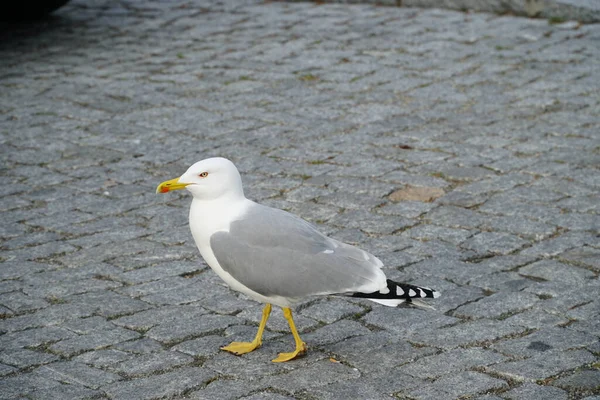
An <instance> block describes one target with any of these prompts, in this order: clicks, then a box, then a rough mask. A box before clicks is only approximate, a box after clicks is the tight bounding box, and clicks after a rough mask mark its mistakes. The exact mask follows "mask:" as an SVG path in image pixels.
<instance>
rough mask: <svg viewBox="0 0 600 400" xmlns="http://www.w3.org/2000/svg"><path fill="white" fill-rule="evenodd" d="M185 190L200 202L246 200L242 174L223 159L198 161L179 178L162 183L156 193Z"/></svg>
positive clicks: (215, 158)
mask: <svg viewBox="0 0 600 400" xmlns="http://www.w3.org/2000/svg"><path fill="white" fill-rule="evenodd" d="M183 188H185V189H186V190H188V191H189V192H190V193H191V194H192V196H194V199H196V200H200V201H211V200H220V199H231V198H234V199H235V198H238V199H241V198H244V190H243V188H242V178H241V177H240V173H239V172H238V170H237V168H236V167H235V165H234V164H233V163H232V162H231V161H229V160H228V159H226V158H222V157H214V158H207V159H205V160H202V161H198V162H197V163H195V164H193V165H192V166H191V167H189V168H188V170H187V171H185V173H184V174H183V175H181V176H180V177H179V178H175V179H171V180H170V181H166V182H163V183H161V184H160V185H159V186H158V188H157V189H156V192H157V193H167V192H170V191H171V190H179V189H183Z"/></svg>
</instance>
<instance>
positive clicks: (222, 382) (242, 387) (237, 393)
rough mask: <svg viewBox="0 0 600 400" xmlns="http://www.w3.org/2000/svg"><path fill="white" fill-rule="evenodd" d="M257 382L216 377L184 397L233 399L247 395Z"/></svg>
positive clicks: (194, 398) (255, 386) (207, 399)
mask: <svg viewBox="0 0 600 400" xmlns="http://www.w3.org/2000/svg"><path fill="white" fill-rule="evenodd" d="M256 388H257V384H256V383H253V382H249V381H242V380H229V379H218V380H214V381H212V382H210V383H209V384H208V385H206V387H204V388H202V389H200V390H197V391H194V392H191V393H188V394H187V395H186V396H185V398H188V399H193V400H212V399H215V398H219V399H223V400H234V399H238V398H240V397H241V396H244V395H249V394H250V393H251V392H253V391H255V390H256Z"/></svg>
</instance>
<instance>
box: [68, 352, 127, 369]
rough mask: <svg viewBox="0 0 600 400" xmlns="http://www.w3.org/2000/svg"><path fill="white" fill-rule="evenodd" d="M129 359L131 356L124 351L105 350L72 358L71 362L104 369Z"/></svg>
mask: <svg viewBox="0 0 600 400" xmlns="http://www.w3.org/2000/svg"><path fill="white" fill-rule="evenodd" d="M129 358H131V356H130V355H129V354H127V353H125V352H124V351H120V350H115V349H105V350H97V351H90V352H88V353H83V354H82V355H80V356H77V357H74V358H73V361H75V362H80V363H84V364H88V365H92V366H94V367H96V368H105V367H108V366H111V365H114V364H116V363H118V362H121V361H123V360H127V359H129Z"/></svg>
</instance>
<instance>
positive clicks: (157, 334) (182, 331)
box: [146, 315, 240, 343]
mask: <svg viewBox="0 0 600 400" xmlns="http://www.w3.org/2000/svg"><path fill="white" fill-rule="evenodd" d="M239 323H240V321H239V319H238V318H235V317H230V316H225V315H203V316H202V317H201V318H195V317H192V318H190V317H187V316H186V317H184V318H179V319H176V320H174V321H171V322H170V323H168V324H160V325H158V326H155V327H153V328H150V330H149V331H148V332H147V333H146V336H147V337H149V338H152V339H154V340H157V341H159V342H161V343H172V342H175V341H181V340H183V339H187V338H189V337H192V336H201V335H206V334H209V333H213V332H217V331H222V330H224V329H225V328H227V327H228V326H231V325H235V324H239Z"/></svg>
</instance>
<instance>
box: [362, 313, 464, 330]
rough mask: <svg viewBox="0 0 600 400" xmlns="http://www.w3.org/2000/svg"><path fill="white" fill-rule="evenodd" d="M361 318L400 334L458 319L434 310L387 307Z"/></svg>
mask: <svg viewBox="0 0 600 400" xmlns="http://www.w3.org/2000/svg"><path fill="white" fill-rule="evenodd" d="M363 320H364V321H365V322H366V323H367V324H370V325H374V326H377V327H380V328H384V329H386V330H388V331H390V332H391V333H394V334H398V335H401V336H412V335H418V334H419V333H420V332H423V333H424V332H426V331H432V330H435V329H436V328H438V327H442V326H446V325H451V324H454V323H457V322H459V321H460V320H459V319H458V318H454V317H447V316H445V315H440V314H436V313H435V312H427V311H423V310H416V309H396V308H388V307H377V308H375V309H374V310H373V311H371V312H370V313H368V314H367V315H366V316H365V317H363Z"/></svg>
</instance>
